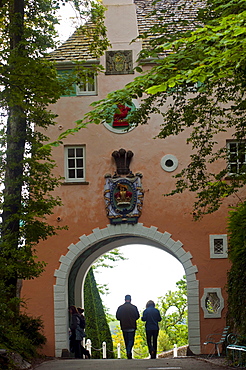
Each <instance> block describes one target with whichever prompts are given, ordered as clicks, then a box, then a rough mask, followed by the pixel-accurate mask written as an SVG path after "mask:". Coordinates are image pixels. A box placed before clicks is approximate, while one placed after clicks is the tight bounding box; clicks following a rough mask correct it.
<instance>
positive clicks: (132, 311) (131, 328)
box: [116, 294, 139, 359]
mask: <svg viewBox="0 0 246 370" xmlns="http://www.w3.org/2000/svg"><path fill="white" fill-rule="evenodd" d="M116 318H117V320H119V321H120V327H121V330H122V333H123V338H124V342H125V346H126V354H127V358H128V359H131V358H132V347H133V345H134V338H135V332H136V329H137V323H136V321H137V319H138V318H139V312H138V309H137V307H136V306H134V305H133V304H131V296H130V295H129V294H127V295H126V296H125V303H124V304H122V305H121V306H119V307H118V309H117V312H116Z"/></svg>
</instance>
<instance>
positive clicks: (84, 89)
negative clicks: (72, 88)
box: [76, 72, 97, 95]
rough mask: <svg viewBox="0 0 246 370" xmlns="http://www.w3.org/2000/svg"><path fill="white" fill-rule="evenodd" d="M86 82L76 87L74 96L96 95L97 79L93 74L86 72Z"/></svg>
mask: <svg viewBox="0 0 246 370" xmlns="http://www.w3.org/2000/svg"><path fill="white" fill-rule="evenodd" d="M85 79H86V81H84V82H81V84H77V85H76V95H96V94H97V78H96V74H95V73H94V72H88V73H87V76H86V78H85Z"/></svg>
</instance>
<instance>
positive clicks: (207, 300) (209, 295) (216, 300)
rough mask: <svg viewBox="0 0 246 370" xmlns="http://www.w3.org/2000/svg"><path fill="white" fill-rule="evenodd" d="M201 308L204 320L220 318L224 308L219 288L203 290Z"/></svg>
mask: <svg viewBox="0 0 246 370" xmlns="http://www.w3.org/2000/svg"><path fill="white" fill-rule="evenodd" d="M201 306H202V309H203V312H204V318H205V319H211V318H220V317H221V312H222V310H223V308H224V298H223V296H222V293H221V288H204V293H203V296H202V298H201Z"/></svg>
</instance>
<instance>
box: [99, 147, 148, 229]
mask: <svg viewBox="0 0 246 370" xmlns="http://www.w3.org/2000/svg"><path fill="white" fill-rule="evenodd" d="M133 155H134V154H133V152H132V151H130V150H128V151H126V150H125V149H120V150H119V151H114V152H113V153H112V157H113V158H114V159H115V162H116V166H117V170H116V171H115V173H114V175H113V176H111V174H107V175H105V179H106V182H105V186H104V200H105V208H106V212H107V216H108V218H109V220H110V223H111V224H114V225H117V224H121V223H129V224H136V223H137V222H138V219H139V217H140V216H141V213H142V206H143V197H144V192H143V189H142V183H141V178H142V174H141V173H136V175H134V174H133V173H132V172H131V171H130V167H129V166H130V162H131V159H132V157H133ZM123 176H125V177H123Z"/></svg>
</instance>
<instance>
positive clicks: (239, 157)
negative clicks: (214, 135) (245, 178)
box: [227, 141, 246, 175]
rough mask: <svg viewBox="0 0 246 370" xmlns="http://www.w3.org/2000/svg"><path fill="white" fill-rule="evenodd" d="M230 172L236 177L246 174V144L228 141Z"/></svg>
mask: <svg viewBox="0 0 246 370" xmlns="http://www.w3.org/2000/svg"><path fill="white" fill-rule="evenodd" d="M227 150H228V172H229V174H230V175H236V174H239V173H245V172H246V142H244V141H241V142H238V141H228V142H227Z"/></svg>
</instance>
